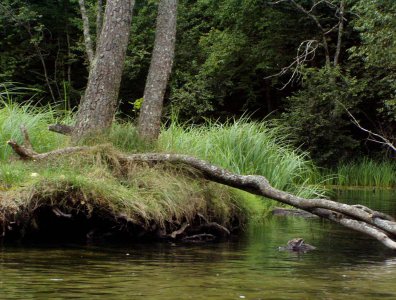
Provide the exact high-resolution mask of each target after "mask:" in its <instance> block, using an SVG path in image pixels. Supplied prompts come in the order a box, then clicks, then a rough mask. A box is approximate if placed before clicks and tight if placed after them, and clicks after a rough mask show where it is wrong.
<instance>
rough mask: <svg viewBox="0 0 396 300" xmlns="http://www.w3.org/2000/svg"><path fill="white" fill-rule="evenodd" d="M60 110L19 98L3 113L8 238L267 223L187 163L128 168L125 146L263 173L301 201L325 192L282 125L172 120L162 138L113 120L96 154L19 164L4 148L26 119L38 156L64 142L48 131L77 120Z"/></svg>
mask: <svg viewBox="0 0 396 300" xmlns="http://www.w3.org/2000/svg"><path fill="white" fill-rule="evenodd" d="M59 116H61V115H60V114H59V113H58V112H56V111H53V110H49V109H37V108H34V107H29V106H18V105H15V104H7V105H3V108H1V109H0V126H1V127H2V128H3V131H2V135H1V139H2V141H1V146H0V147H1V148H0V152H1V156H0V157H1V161H2V162H1V165H0V197H1V202H0V210H1V212H2V215H1V220H0V223H1V224H0V228H2V234H3V236H4V237H5V238H6V239H21V238H25V239H41V238H47V239H48V238H50V239H51V240H52V239H65V238H78V239H93V240H95V239H105V238H122V239H125V238H126V239H165V240H168V239H170V240H183V239H188V238H189V237H191V236H197V237H198V238H199V239H200V238H201V237H202V238H204V239H206V238H208V239H211V238H212V237H211V236H210V235H212V236H213V237H214V238H219V237H220V238H221V237H222V236H224V235H228V234H230V233H231V232H233V231H237V230H241V229H243V228H244V226H245V225H246V224H247V222H248V220H258V219H262V218H263V216H264V215H265V214H266V213H267V212H268V211H269V210H270V209H269V208H270V207H271V206H272V205H273V202H272V201H266V202H263V201H262V200H261V199H260V198H259V197H258V196H254V195H250V194H248V193H246V192H241V191H236V190H235V189H232V188H228V187H225V186H223V185H220V184H217V183H213V182H209V181H207V180H205V179H203V177H202V176H200V174H199V173H197V172H196V171H192V170H191V169H189V168H188V167H184V166H181V165H168V164H160V163H158V164H148V163H138V162H137V163H133V164H128V165H122V164H120V163H119V162H118V161H117V160H116V159H114V156H115V155H117V153H121V152H123V153H142V152H153V151H155V152H167V153H169V152H171V153H183V154H190V155H194V156H196V157H199V158H203V159H205V160H208V161H210V162H211V163H213V164H215V165H219V166H222V167H225V168H227V169H228V170H230V171H232V172H236V173H238V174H258V175H264V176H266V177H267V178H268V179H269V181H270V182H271V183H272V184H273V185H274V186H275V187H277V188H279V189H283V190H287V191H289V192H291V193H294V194H298V195H300V196H303V197H313V196H315V195H317V194H319V193H322V192H323V190H321V189H320V188H319V187H317V186H315V185H312V184H311V182H310V178H311V177H313V176H311V174H312V173H313V172H316V171H315V168H314V167H313V164H312V163H311V162H310V161H309V160H308V159H307V158H306V156H305V155H304V154H299V153H298V152H297V151H294V150H293V149H292V148H291V147H290V146H288V145H287V142H286V140H285V139H282V138H280V137H278V136H277V131H276V129H274V128H270V127H268V126H267V124H265V123H253V122H248V121H247V120H241V121H238V122H230V123H228V124H226V125H224V124H223V125H220V124H215V123H211V124H206V125H203V126H200V127H185V126H182V125H180V124H177V123H176V122H175V123H172V124H171V125H170V126H168V127H167V128H164V129H163V130H162V133H161V136H160V138H159V140H158V142H157V143H155V144H146V143H142V142H141V141H139V140H138V138H137V135H136V129H135V127H134V125H133V124H132V123H130V122H116V123H115V124H114V126H113V127H112V129H111V131H110V132H108V133H107V134H104V135H102V136H100V137H94V138H91V139H87V140H85V142H84V143H85V145H90V146H93V148H92V150H91V151H89V152H87V153H80V154H74V155H65V156H62V157H57V158H56V159H55V158H52V159H49V160H46V161H20V160H19V159H18V157H17V156H16V155H14V154H13V153H12V150H11V147H9V146H7V145H6V141H7V140H10V139H13V140H16V141H17V142H18V143H22V142H23V135H22V134H21V131H20V128H19V127H20V125H24V126H25V127H26V129H27V132H28V134H29V136H30V140H31V142H32V144H33V147H34V149H35V151H36V152H39V153H41V152H46V151H50V150H53V149H57V148H61V147H65V146H67V145H68V138H67V137H64V136H61V135H58V134H55V133H52V132H49V131H48V130H47V128H48V125H49V124H52V123H56V122H59V121H63V122H72V119H66V120H65V119H64V118H63V119H61V118H60V117H59ZM98 144H99V145H98ZM207 233H209V235H207V236H201V234H207Z"/></svg>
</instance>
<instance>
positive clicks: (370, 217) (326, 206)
mask: <svg viewBox="0 0 396 300" xmlns="http://www.w3.org/2000/svg"><path fill="white" fill-rule="evenodd" d="M24 136H25V140H28V137H27V133H24ZM8 144H9V145H10V146H11V147H12V148H13V150H14V151H15V152H16V153H17V154H18V155H19V156H20V157H21V158H22V159H25V160H27V159H30V160H45V159H49V158H54V157H57V156H62V155H71V154H74V153H77V152H88V151H90V152H93V151H95V149H97V148H95V147H68V148H63V149H58V150H54V151H50V152H47V153H41V154H38V153H36V152H34V151H33V150H32V149H30V148H31V147H29V145H30V142H29V141H26V145H27V147H24V146H21V145H18V144H17V143H16V142H15V141H9V142H8ZM117 159H118V160H119V162H120V164H121V165H124V164H128V163H133V162H150V163H172V164H185V165H187V166H188V167H189V168H192V169H195V170H197V171H199V172H200V174H201V175H202V176H203V177H204V178H206V179H207V180H211V181H214V182H217V183H220V184H224V185H227V186H230V187H234V188H237V189H240V190H243V191H247V192H250V193H252V194H256V195H259V196H263V197H266V198H269V199H274V200H276V201H279V202H281V203H284V204H288V205H291V206H294V207H296V208H299V209H302V210H304V211H307V212H310V213H312V214H314V215H317V216H319V217H321V218H324V219H327V220H330V221H333V222H335V223H338V224H341V225H343V226H345V227H347V228H350V229H353V230H355V231H359V232H362V233H364V234H367V235H369V236H371V237H373V238H375V239H377V240H378V241H379V242H381V243H382V244H384V245H385V246H386V247H388V248H391V249H393V250H396V241H395V240H396V222H395V221H394V219H393V218H392V217H390V216H388V215H386V214H383V213H381V212H377V211H374V210H371V209H370V208H368V207H365V206H362V205H348V204H344V203H338V202H335V201H332V200H328V199H306V198H302V197H298V196H295V195H292V194H289V193H287V192H284V191H281V190H278V189H275V188H274V187H272V186H271V185H270V183H269V182H268V180H267V179H266V178H265V177H263V176H259V175H238V174H234V173H231V172H229V171H227V170H225V169H223V168H220V167H217V166H215V165H212V164H210V163H208V162H206V161H203V160H200V159H197V158H195V157H191V156H187V155H181V154H164V153H143V154H130V155H127V154H122V153H119V154H118V155H117Z"/></svg>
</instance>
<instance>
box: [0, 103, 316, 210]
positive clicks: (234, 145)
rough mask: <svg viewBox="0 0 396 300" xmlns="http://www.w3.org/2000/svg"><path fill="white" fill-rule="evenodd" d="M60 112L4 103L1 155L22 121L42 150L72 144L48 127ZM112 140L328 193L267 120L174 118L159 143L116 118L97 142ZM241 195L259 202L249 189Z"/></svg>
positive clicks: (292, 188)
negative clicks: (195, 122)
mask: <svg viewBox="0 0 396 300" xmlns="http://www.w3.org/2000/svg"><path fill="white" fill-rule="evenodd" d="M57 116H58V114H57V112H56V111H55V110H53V109H51V108H50V107H46V108H37V107H35V106H33V105H29V104H27V105H18V104H15V103H12V101H7V102H6V101H3V102H0V129H1V134H0V160H3V161H4V160H6V159H7V158H8V157H9V156H10V154H11V148H10V147H9V146H7V145H6V141H7V140H9V139H15V140H17V141H18V142H22V136H21V132H20V129H19V127H20V125H22V124H23V125H25V126H26V127H27V129H28V132H29V135H30V137H31V141H32V144H33V146H34V147H35V150H36V151H37V152H45V151H48V150H51V149H54V148H57V147H61V146H64V145H66V144H67V143H68V139H67V138H66V137H64V136H63V135H59V134H56V133H52V132H50V131H48V129H47V127H48V125H49V124H52V123H56V122H58V121H59V120H58V119H57V118H58V117H57ZM62 117H63V118H64V117H65V114H63V115H62ZM66 117H67V120H68V122H72V117H71V115H70V114H66ZM63 121H64V120H63ZM91 142H92V141H91ZM109 142H110V143H112V144H113V145H114V146H115V147H116V148H118V149H120V150H122V151H126V152H142V151H162V152H175V153H184V154H190V155H194V156H196V157H199V158H202V159H205V160H208V161H209V162H211V163H213V164H216V165H218V166H221V167H223V168H226V169H228V170H230V171H232V172H235V173H238V174H258V175H263V176H265V177H267V179H268V180H269V181H270V183H271V184H272V185H273V186H275V187H276V188H278V189H281V190H285V191H288V192H291V193H293V194H296V195H299V196H302V197H316V196H318V195H323V193H324V190H323V188H321V187H320V186H319V185H318V184H316V183H317V182H316V179H317V178H319V177H320V176H319V175H318V174H319V172H318V171H317V169H316V168H315V166H314V165H313V163H312V162H311V161H310V160H309V159H308V157H307V155H306V154H305V153H302V152H300V151H297V150H295V149H293V148H292V147H291V146H290V145H289V143H288V141H287V137H286V136H284V132H283V131H281V129H279V128H277V127H273V126H272V127H271V126H269V124H268V123H265V122H263V123H257V122H251V121H249V120H248V119H241V120H239V121H234V122H228V123H226V124H221V123H218V122H207V123H206V124H205V125H202V126H183V125H181V124H179V123H177V122H172V123H171V124H170V126H169V127H167V128H163V130H162V132H161V135H160V138H159V140H158V142H157V143H153V144H147V143H144V142H142V141H140V140H139V138H138V136H137V133H136V128H135V126H134V125H133V123H131V122H116V123H115V124H114V125H113V127H112V128H111V130H110V131H109V132H108V133H107V134H106V135H104V136H103V137H101V138H96V137H95V139H94V143H96V144H97V143H109ZM2 171H3V172H2V173H3V180H4V181H7V182H9V181H12V177H13V176H15V177H16V178H20V176H19V174H14V173H13V172H10V171H9V170H5V169H4V170H2ZM7 174H9V178H8V177H7ZM241 197H242V198H244V199H248V198H249V201H250V202H251V203H253V202H254V199H252V197H250V196H247V195H246V193H242V194H241ZM253 198H254V197H253Z"/></svg>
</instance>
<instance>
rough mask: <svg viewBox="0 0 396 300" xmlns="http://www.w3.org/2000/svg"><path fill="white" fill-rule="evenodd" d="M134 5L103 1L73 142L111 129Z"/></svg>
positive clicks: (120, 0)
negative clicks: (93, 54) (93, 56)
mask: <svg viewBox="0 0 396 300" xmlns="http://www.w3.org/2000/svg"><path fill="white" fill-rule="evenodd" d="M134 4H135V1H134V0H132V1H131V0H108V1H107V5H106V9H105V16H104V24H103V29H102V34H101V38H100V39H99V44H98V47H97V52H96V56H95V59H94V61H93V64H92V67H91V70H90V73H89V78H88V84H87V88H86V90H85V95H84V101H82V103H80V107H79V110H78V113H77V117H76V125H75V127H74V130H73V133H72V140H73V141H74V142H76V141H78V140H79V139H81V137H83V136H85V135H87V134H90V133H95V132H101V131H103V130H105V129H107V128H109V127H110V126H111V123H112V121H113V117H114V114H115V112H116V109H117V97H118V91H119V88H120V82H121V75H122V69H123V66H124V60H125V55H126V49H127V45H128V40H129V33H130V25H131V19H132V9H133V6H134Z"/></svg>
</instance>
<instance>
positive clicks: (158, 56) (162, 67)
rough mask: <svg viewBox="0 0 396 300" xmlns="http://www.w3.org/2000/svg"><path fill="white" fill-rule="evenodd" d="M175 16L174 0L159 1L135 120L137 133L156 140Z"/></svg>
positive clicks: (172, 54) (172, 53)
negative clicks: (145, 76)
mask: <svg viewBox="0 0 396 300" xmlns="http://www.w3.org/2000/svg"><path fill="white" fill-rule="evenodd" d="M176 19H177V0H161V1H160V3H159V7H158V16H157V25H156V33H155V42H154V50H153V54H152V58H151V64H150V69H149V73H148V76H147V82H146V86H145V89H144V96H143V99H144V101H143V104H142V108H141V111H140V115H139V121H138V132H139V136H140V137H141V138H143V139H145V140H150V141H152V140H156V139H157V138H158V135H159V132H160V127H161V114H162V107H163V101H164V95H165V91H166V86H167V84H168V79H169V75H170V73H171V70H172V64H173V58H174V52H175V41H176Z"/></svg>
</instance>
